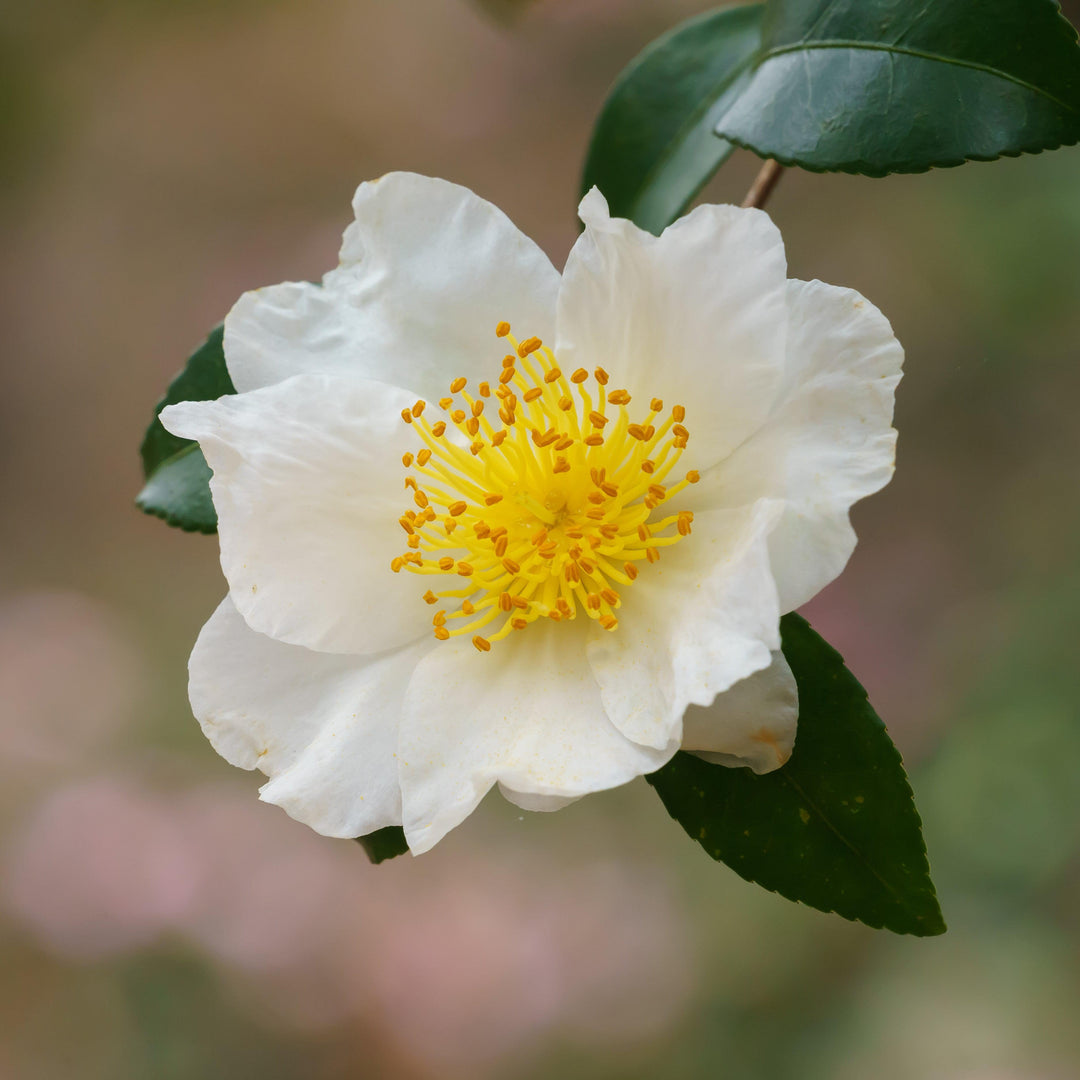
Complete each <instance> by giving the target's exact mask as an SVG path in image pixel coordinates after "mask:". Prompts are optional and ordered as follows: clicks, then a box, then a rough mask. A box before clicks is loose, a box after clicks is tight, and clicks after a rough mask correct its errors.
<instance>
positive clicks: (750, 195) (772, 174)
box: [742, 158, 784, 210]
mask: <svg viewBox="0 0 1080 1080" xmlns="http://www.w3.org/2000/svg"><path fill="white" fill-rule="evenodd" d="M783 172H784V166H783V165H781V164H780V163H779V162H778V161H773V160H772V159H771V158H770V159H769V160H768V161H766V162H765V164H764V165H762V166H761V169H760V171H759V172H758V174H757V176H755V177H754V182H753V183H752V184H751V185H750V190H749V191H748V192H747V193H746V198H745V199H743V201H742V204H743V206H756V207H757V208H758V209H759V210H760V209H761V208H762V207H763V206H764V205H765V203H766V202H767V201H768V199H769V196H770V195H771V194H772V192H773V188H774V187H776V185H777V184H778V183H779V181H780V177H781V176H782V175H783Z"/></svg>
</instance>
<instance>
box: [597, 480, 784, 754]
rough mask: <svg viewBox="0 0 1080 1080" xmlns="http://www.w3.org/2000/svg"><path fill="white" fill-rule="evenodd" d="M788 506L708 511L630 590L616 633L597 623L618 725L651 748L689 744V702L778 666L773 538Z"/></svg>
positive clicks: (607, 692)
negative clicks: (685, 735) (773, 662)
mask: <svg viewBox="0 0 1080 1080" xmlns="http://www.w3.org/2000/svg"><path fill="white" fill-rule="evenodd" d="M781 511H782V507H781V505H780V504H778V503H774V502H769V501H766V500H763V501H761V502H759V503H758V504H756V505H754V506H751V507H744V508H741V509H738V510H720V511H709V512H704V513H700V514H698V515H697V516H696V517H695V519H694V526H693V533H692V534H691V535H690V536H689V537H687V538H686V539H685V540H684V541H683V542H682V543H679V544H676V545H675V546H674V547H670V548H667V549H665V551H664V554H663V557H662V558H661V559H660V561H659V562H658V563H657V564H655V565H653V566H645V567H643V568H642V570H641V574H640V576H639V577H638V579H637V581H635V582H634V584H633V586H631V587H630V588H628V589H626V590H625V591H624V595H623V605H622V607H621V608H620V609H619V626H618V629H617V630H616V631H615V632H614V633H609V632H607V631H605V630H602V629H600V628H599V627H594V628H593V630H592V633H591V634H590V638H589V645H588V656H589V663H590V664H591V665H592V670H593V672H594V673H595V675H596V679H597V681H598V682H599V684H600V692H601V696H602V698H603V702H604V708H605V710H606V711H607V714H608V716H610V717H611V722H612V724H614V725H615V727H616V728H618V730H619V731H621V732H622V734H623V735H625V736H626V737H627V738H628V739H632V740H633V741H634V742H636V743H640V744H642V745H645V746H652V747H657V748H660V747H666V746H668V745H670V743H671V741H672V740H674V741H676V742H679V741H681V740H682V717H683V713H684V712H685V711H686V708H687V706H688V705H703V706H707V705H710V704H711V703H712V701H713V698H714V697H715V696H716V695H717V694H721V693H723V692H724V691H725V690H727V689H728V688H729V687H731V686H732V685H733V684H735V683H737V682H738V681H739V680H741V679H745V678H746V677H747V676H748V675H751V674H753V672H755V671H758V670H760V669H762V668H765V667H767V666H768V664H769V663H770V659H771V653H772V651H773V650H775V649H777V648H779V646H780V631H779V619H780V610H779V604H778V601H777V596H776V586H775V585H774V583H773V579H772V574H771V572H770V569H769V553H768V546H767V542H768V536H769V532H770V531H771V529H772V528H773V527H774V526H775V524H776V522H777V521H778V519H779V516H780V513H781Z"/></svg>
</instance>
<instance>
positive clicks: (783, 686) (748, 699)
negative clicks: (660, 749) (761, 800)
mask: <svg viewBox="0 0 1080 1080" xmlns="http://www.w3.org/2000/svg"><path fill="white" fill-rule="evenodd" d="M798 719H799V690H798V687H797V686H796V685H795V676H794V675H793V674H792V673H791V668H790V667H788V662H787V661H786V660H785V659H784V654H783V653H782V652H779V651H778V652H775V653H773V656H772V663H771V664H770V665H769V666H768V667H767V668H764V669H763V670H762V671H758V672H755V673H754V674H753V675H751V676H750V677H749V678H746V679H742V680H740V681H739V682H737V683H736V684H735V685H734V686H733V687H731V689H729V690H725V691H724V693H722V694H718V695H717V696H716V700H715V701H714V702H713V703H712V704H711V705H709V706H708V707H707V708H701V707H700V706H698V705H691V706H690V708H689V709H687V710H686V715H685V716H684V717H683V742H682V748H683V749H684V750H689V751H691V752H693V753H696V754H697V756H698V757H700V758H704V759H705V760H706V761H711V762H713V763H715V764H717V765H733V766H734V765H743V766H749V767H750V768H751V769H753V771H754V772H756V773H767V772H772V771H773V769H779V768H780V766H781V765H783V764H784V762H785V761H787V759H788V758H789V757H791V751H792V748H793V747H794V746H795V725H796V721H797V720H798Z"/></svg>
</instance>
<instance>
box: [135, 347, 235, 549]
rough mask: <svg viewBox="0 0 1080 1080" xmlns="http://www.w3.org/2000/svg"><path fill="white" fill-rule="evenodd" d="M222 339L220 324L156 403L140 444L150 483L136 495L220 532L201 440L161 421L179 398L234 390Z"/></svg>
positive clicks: (144, 503) (184, 525)
mask: <svg viewBox="0 0 1080 1080" xmlns="http://www.w3.org/2000/svg"><path fill="white" fill-rule="evenodd" d="M222 338H223V330H222V327H220V326H218V327H216V328H215V329H214V330H212V331H211V332H210V336H209V337H208V338H207V339H206V341H205V342H203V344H202V345H200V346H199V348H198V349H196V350H195V352H193V353H192V354H191V356H190V357H189V358H188V362H187V364H186V365H185V367H184V370H183V371H181V372H180V374H179V375H177V376H176V378H175V379H173V381H172V382H171V383H170V384H169V389H168V390H167V391H166V393H165V397H164V398H162V399H161V401H159V402H158V404H157V408H156V409H155V410H154V419H153V421H152V422H151V424H150V426H149V427H148V428H147V429H146V435H145V436H144V437H143V441H142V446H141V447H140V448H139V454H140V455H141V457H142V465H143V475H144V476H145V478H146V484H145V486H144V487H143V489H142V491H140V492H139V494H138V496H137V497H136V499H135V503H136V505H137V506H138V507H139V508H140V509H141V510H144V511H146V513H148V514H154V515H155V516H156V517H159V518H163V519H164V520H165V521H167V522H168V523H169V524H170V525H175V526H176V527H177V528H180V529H184V530H186V531H188V532H203V533H212V532H216V531H217V513H216V512H215V510H214V504H213V502H212V500H211V498H210V486H209V485H210V466H209V465H207V464H206V459H205V458H204V457H203V454H202V451H201V450H200V449H199V446H198V443H195V442H192V441H191V440H190V439H181V438H179V437H178V436H176V435H172V434H170V433H169V432H168V431H166V430H165V428H163V427H162V426H161V421H160V420H159V419H158V414H159V413H160V412H161V410H162V409H164V408H165V406H166V405H173V404H175V403H176V402H178V401H212V400H214V399H215V398H219V397H221V396H222V395H223V394H234V393H236V390H235V388H234V387H233V384H232V380H231V379H230V378H229V372H228V369H227V368H226V367H225V352H224V349H223V347H222Z"/></svg>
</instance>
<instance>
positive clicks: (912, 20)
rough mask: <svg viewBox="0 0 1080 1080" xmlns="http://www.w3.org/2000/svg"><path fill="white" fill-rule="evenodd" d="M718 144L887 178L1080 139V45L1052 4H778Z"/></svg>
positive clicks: (869, 0) (819, 0) (946, 0)
mask: <svg viewBox="0 0 1080 1080" xmlns="http://www.w3.org/2000/svg"><path fill="white" fill-rule="evenodd" d="M717 133H718V134H720V135H722V136H724V137H726V138H728V139H730V140H732V141H733V142H735V143H737V144H738V145H740V146H745V147H748V148H749V149H751V150H753V151H754V152H755V153H757V154H760V155H761V156H763V157H772V158H776V159H777V160H778V161H780V162H782V163H784V164H789V165H799V166H801V167H802V168H804V169H813V170H816V171H828V170H840V171H843V172H854V173H865V174H866V175H868V176H884V175H886V174H887V173H893V172H922V171H924V170H926V169H929V168H932V167H934V166H947V165H960V164H962V163H963V162H964V161H968V160H974V161H990V160H992V159H993V158H996V157H1000V156H1002V155H1009V156H1014V155H1017V154H1022V153H1034V152H1037V151H1040V150H1052V149H1055V148H1056V147H1059V146H1063V145H1067V144H1071V143H1075V142H1077V141H1078V140H1080V48H1078V47H1077V35H1076V31H1075V30H1074V29H1073V27H1072V26H1071V25H1070V24H1069V22H1068V21H1067V20H1066V19H1065V18H1064V16H1063V15H1062V14H1061V11H1060V9H1059V7H1058V5H1057V4H1056V3H1055V2H1054V0H978V2H977V3H976V2H975V0H933V2H931V3H925V2H913V0H770V2H769V4H768V5H767V11H766V15H765V20H764V23H763V25H762V49H761V55H760V59H759V60H758V63H757V66H756V68H755V71H754V75H753V78H752V79H751V80H750V82H749V85H748V86H747V87H746V89H745V90H744V91H743V92H742V93H741V94H740V95H739V98H738V100H737V101H736V102H735V103H734V105H733V106H732V108H731V110H730V111H729V112H728V113H727V114H726V115H725V116H724V117H723V119H722V120H721V121H720V123H719V124H718V126H717Z"/></svg>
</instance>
